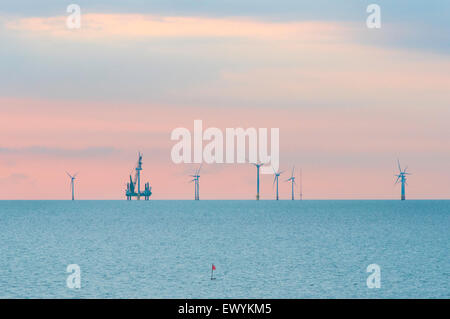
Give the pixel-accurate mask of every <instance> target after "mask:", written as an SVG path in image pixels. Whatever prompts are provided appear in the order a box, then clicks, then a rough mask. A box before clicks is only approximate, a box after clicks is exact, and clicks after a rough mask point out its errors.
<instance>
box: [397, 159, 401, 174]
mask: <svg viewBox="0 0 450 319" xmlns="http://www.w3.org/2000/svg"><path fill="white" fill-rule="evenodd" d="M397 165H398V170H399V171H400V172H401V171H402V168H401V166H400V160H399V159H398V158H397Z"/></svg>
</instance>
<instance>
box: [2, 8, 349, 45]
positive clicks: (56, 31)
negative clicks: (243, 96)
mask: <svg viewBox="0 0 450 319" xmlns="http://www.w3.org/2000/svg"><path fill="white" fill-rule="evenodd" d="M66 19H67V17H65V16H57V17H26V18H19V19H13V20H9V21H7V22H6V23H5V27H6V28H7V29H9V30H16V31H22V32H32V33H37V34H47V35H51V36H57V37H58V36H59V37H71V38H72V39H73V38H75V39H76V38H78V39H83V40H87V39H90V38H104V37H166V38H170V37H214V38H221V37H252V38H255V37H256V38H263V39H268V38H285V39H288V38H291V37H295V38H296V40H304V41H314V42H318V41H330V40H338V39H336V37H341V38H343V37H344V34H345V32H349V31H350V28H348V27H346V26H345V24H338V23H333V22H327V23H324V22H317V21H302V22H268V21H261V20H258V19H251V18H242V17H240V18H236V17H235V18H206V17H184V16H154V15H143V14H93V13H88V14H83V15H82V20H81V21H82V24H81V28H80V29H77V30H71V29H68V28H67V27H66Z"/></svg>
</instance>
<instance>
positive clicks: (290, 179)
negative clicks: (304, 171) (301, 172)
mask: <svg viewBox="0 0 450 319" xmlns="http://www.w3.org/2000/svg"><path fill="white" fill-rule="evenodd" d="M294 170H295V166H293V167H292V173H291V177H289V178H288V179H287V180H286V182H291V188H292V192H291V197H292V200H294V185H296V183H295V176H294Z"/></svg>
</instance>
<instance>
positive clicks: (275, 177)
mask: <svg viewBox="0 0 450 319" xmlns="http://www.w3.org/2000/svg"><path fill="white" fill-rule="evenodd" d="M272 169H273V174H274V175H275V176H274V178H273V184H272V187H273V186H275V182H276V183H277V200H278V199H279V196H278V177H280V175H281V174H283V172H276V171H275V169H274V168H273V167H272Z"/></svg>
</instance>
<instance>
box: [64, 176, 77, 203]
mask: <svg viewBox="0 0 450 319" xmlns="http://www.w3.org/2000/svg"><path fill="white" fill-rule="evenodd" d="M66 174H67V175H68V176H69V177H70V186H71V189H72V200H75V185H74V180H75V178H76V177H77V175H78V173H76V174H75V175H73V176H72V175H70V174H69V173H68V172H66Z"/></svg>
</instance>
